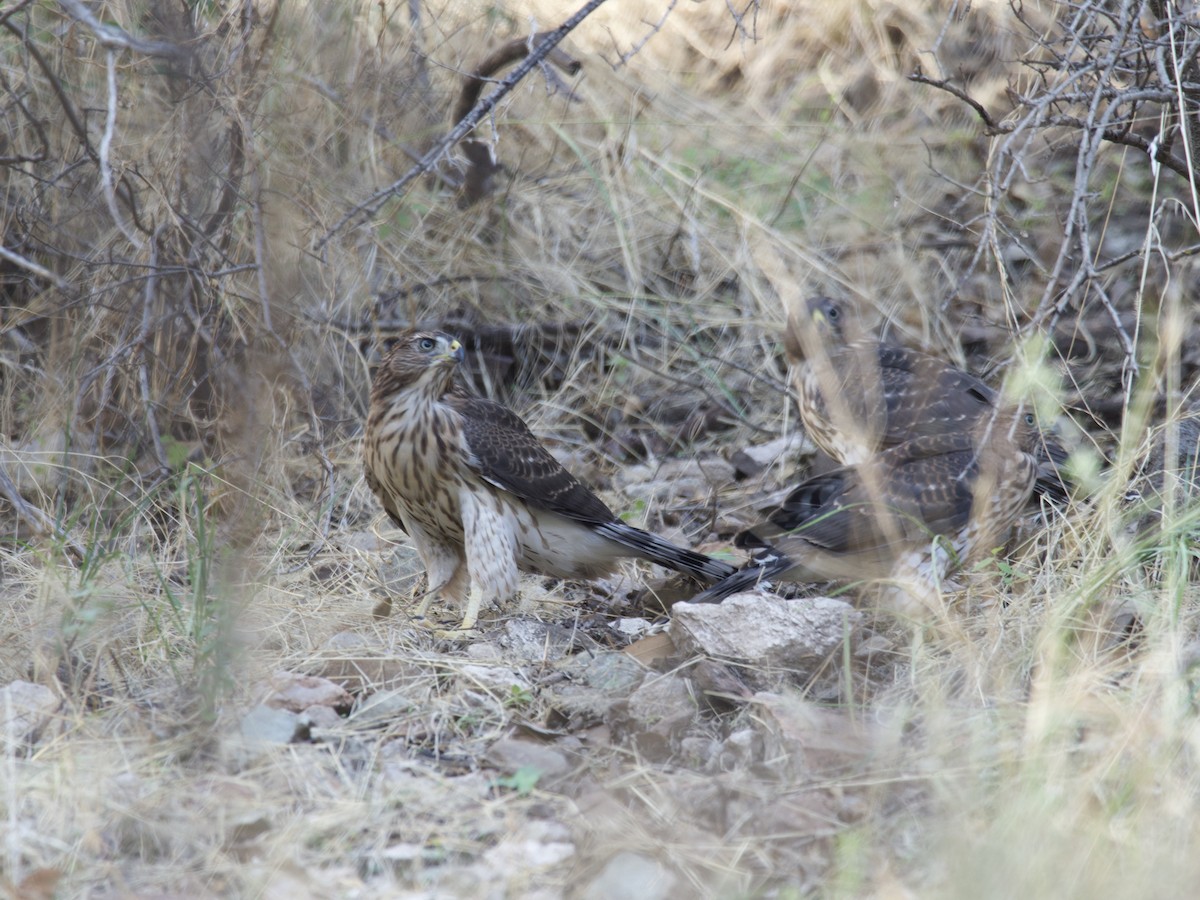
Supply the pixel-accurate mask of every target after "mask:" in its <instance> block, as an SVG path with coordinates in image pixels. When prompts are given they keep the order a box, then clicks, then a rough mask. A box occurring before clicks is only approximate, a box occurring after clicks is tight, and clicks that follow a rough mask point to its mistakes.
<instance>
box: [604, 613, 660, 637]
mask: <svg viewBox="0 0 1200 900" xmlns="http://www.w3.org/2000/svg"><path fill="white" fill-rule="evenodd" d="M609 627H610V628H612V630H613V631H615V632H616V633H617V634H619V635H621V636H622V637H627V638H640V637H643V636H645V634H646V633H647V632H648V631H649V630H650V629H651V628H653V627H654V626H653V624H652V623H651V622H650V620H649V619H638V618H634V617H632V616H626V617H624V618H621V619H617V620H616V621H615V622H613V623H612V624H611V625H610V626H609Z"/></svg>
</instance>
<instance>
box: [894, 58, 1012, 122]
mask: <svg viewBox="0 0 1200 900" xmlns="http://www.w3.org/2000/svg"><path fill="white" fill-rule="evenodd" d="M908 80H909V81H912V82H915V83H916V84H927V85H929V86H930V87H933V88H937V89H938V90H939V91H945V92H946V93H947V94H950V95H951V96H954V97H957V98H958V99H959V100H961V101H962V102H963V103H965V104H967V106H969V107H971V109H973V110H975V112H976V114H977V115H978V116H979V118H980V119H982V120H983V125H984V134H986V135H987V136H988V137H994V136H995V135H998V134H1009V133H1010V132H1011V131H1012V130H1013V129H1014V128H1015V127H1016V126H1015V125H1014V124H1013V123H1012V122H997V121H996V120H995V119H993V118H992V114H991V113H989V112H988V111H987V109H985V108H984V105H983V104H982V103H980V102H979V101H978V100H976V99H975V98H974V97H972V96H971V95H970V94H968V93H967V92H966V91H964V90H963V89H962V88H960V87H955V86H954V85H953V84H951V83H950V81H949V79H946V78H930V77H929V76H927V75H923V74H922V73H921V72H920V71H916V72H913V73H912V74H911V75H909V76H908Z"/></svg>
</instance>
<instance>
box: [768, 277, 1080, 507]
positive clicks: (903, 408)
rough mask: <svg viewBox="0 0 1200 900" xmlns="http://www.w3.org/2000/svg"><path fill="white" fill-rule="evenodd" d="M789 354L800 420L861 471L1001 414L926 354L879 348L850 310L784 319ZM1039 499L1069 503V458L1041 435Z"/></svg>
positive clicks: (828, 302) (813, 308)
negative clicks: (916, 443)
mask: <svg viewBox="0 0 1200 900" xmlns="http://www.w3.org/2000/svg"><path fill="white" fill-rule="evenodd" d="M784 349H785V350H786V351H787V355H788V357H789V359H790V361H791V362H792V363H793V364H794V366H795V368H794V382H793V384H794V387H795V390H796V395H797V402H798V405H799V408H800V420H801V422H803V424H804V429H805V431H806V432H807V434H808V435H809V437H811V438H812V441H813V443H814V444H816V445H817V446H818V447H820V448H821V449H822V450H824V451H825V452H826V453H827V454H829V455H830V456H831V457H833V459H834V460H836V461H837V462H839V463H842V464H843V465H855V464H858V463H862V462H865V461H867V460H869V459H871V458H872V457H873V456H874V455H875V453H876V452H877V451H879V450H886V449H888V448H890V447H896V446H898V445H900V444H903V443H905V442H906V441H910V440H912V439H913V438H916V437H923V436H932V435H940V434H955V433H962V432H964V431H970V430H971V429H973V428H975V426H976V424H977V423H978V422H980V421H981V420H983V419H986V418H987V417H989V416H993V415H995V414H996V410H997V404H998V398H997V394H996V391H994V390H993V389H992V388H990V387H989V386H988V385H987V384H985V383H984V382H983V381H981V380H980V379H978V378H976V377H975V376H974V375H971V374H968V373H967V372H964V371H963V370H962V369H959V368H957V367H956V366H953V365H951V364H950V363H948V362H946V361H945V360H942V359H939V358H938V357H936V356H932V355H930V354H928V353H922V352H920V351H918V350H912V349H909V348H908V347H902V346H900V345H897V344H891V343H887V342H884V341H879V340H876V339H875V338H874V337H873V336H872V335H870V334H869V333H868V332H867V331H866V329H865V328H864V326H863V324H862V322H861V320H860V319H859V318H858V316H857V315H856V314H855V312H854V310H853V308H852V307H850V306H848V305H846V304H842V303H839V302H838V301H836V300H833V299H831V298H829V297H812V298H810V299H809V300H807V301H806V302H805V303H804V304H803V306H802V307H801V308H800V309H797V310H793V311H792V313H791V315H789V316H788V323H787V328H786V330H785V332H784ZM1034 453H1035V455H1036V456H1037V458H1038V478H1037V482H1036V484H1035V488H1034V489H1035V491H1036V492H1037V493H1038V494H1040V495H1045V496H1049V497H1050V498H1051V499H1055V500H1065V499H1066V496H1067V490H1066V487H1065V485H1064V483H1063V480H1062V475H1061V473H1060V471H1059V470H1060V467H1061V466H1062V464H1063V463H1064V462H1066V459H1067V452H1066V450H1065V449H1064V448H1063V446H1062V445H1061V444H1060V443H1059V442H1058V440H1057V439H1056V438H1055V437H1054V436H1053V435H1052V434H1046V433H1040V440H1039V441H1037V446H1036V448H1035V450H1034Z"/></svg>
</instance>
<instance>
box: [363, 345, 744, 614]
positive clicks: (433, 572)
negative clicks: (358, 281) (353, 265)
mask: <svg viewBox="0 0 1200 900" xmlns="http://www.w3.org/2000/svg"><path fill="white" fill-rule="evenodd" d="M462 358H463V349H462V346H461V345H460V344H459V342H458V341H457V340H455V339H454V338H452V337H451V336H450V335H447V334H442V333H440V332H427V331H416V332H408V333H406V334H404V335H402V336H401V337H400V338H399V339H398V340H397V341H396V344H395V346H394V347H393V349H392V350H391V351H390V352H389V353H388V354H387V356H385V357H384V359H383V361H382V363H381V364H380V366H379V369H378V371H377V372H376V374H375V381H374V384H373V385H372V387H371V408H370V412H369V414H368V416H367V427H366V435H365V441H364V445H363V458H364V464H365V470H366V478H367V484H368V485H370V487H371V490H372V491H374V492H375V495H376V496H377V497H378V498H379V501H380V503H382V504H383V508H384V509H385V510H386V511H387V514H388V515H389V516H390V517H391V519H392V521H393V522H395V523H396V524H397V525H398V526H400V528H402V529H403V530H404V531H406V532H407V533H408V535H409V536H410V537H411V538H412V542H413V545H414V547H415V548H416V550H417V552H418V553H419V554H420V555H421V559H422V561H423V562H424V563H425V569H426V572H427V574H428V579H429V584H428V592H427V593H426V596H425V598H424V599H423V600H422V602H421V604H420V606H419V607H418V609H417V616H423V615H424V613H425V611H426V609H427V608H428V605H429V603H430V601H431V599H432V598H433V597H434V596H437V595H440V596H441V597H443V598H444V599H446V600H449V601H452V602H454V603H457V604H460V605H461V604H462V603H463V602H464V601H466V614H465V615H464V617H463V621H462V625H461V628H462V629H463V630H467V629H470V628H472V627H473V626H474V624H475V621H476V619H477V617H478V614H479V610H480V607H481V605H482V604H483V602H484V601H485V600H487V601H494V602H499V601H503V600H506V599H507V598H509V597H510V596H512V595H513V594H514V593H515V592H516V590H517V572H518V570H519V569H523V570H526V571H529V572H536V573H540V574H543V575H550V576H554V577H558V578H580V579H584V578H596V577H599V576H602V575H605V574H607V573H609V572H610V571H612V569H613V568H614V566H615V564H616V561H617V560H618V559H620V558H622V557H637V558H639V559H646V560H649V561H651V562H655V563H658V564H659V565H662V566H666V567H667V568H670V569H676V570H678V571H682V572H690V573H692V574H693V575H698V576H700V577H702V578H705V579H708V580H710V581H715V580H718V579H720V578H725V577H727V576H729V575H731V574H733V573H734V572H735V571H736V570H735V569H734V568H733V566H730V565H728V564H726V563H723V562H720V561H718V560H715V559H712V558H710V557H708V556H704V555H703V554H700V553H695V552H693V551H691V550H685V549H683V548H682V547H676V546H675V545H674V544H671V543H669V542H668V541H665V540H663V539H662V538H660V537H657V536H655V535H653V534H649V533H648V532H645V531H642V530H641V529H640V528H634V527H633V526H631V525H626V524H625V523H624V522H622V521H621V520H620V519H618V518H617V517H616V516H615V515H614V514H613V512H612V511H611V510H610V509H609V508H608V507H607V506H605V505H604V503H603V502H602V501H601V500H600V498H598V497H597V496H596V495H595V494H593V493H592V492H591V491H590V490H588V489H587V488H586V487H584V485H583V484H581V483H580V482H579V481H578V480H576V479H575V477H574V476H573V475H571V473H570V472H568V471H567V470H566V469H564V468H563V467H562V466H561V465H559V463H558V461H557V460H555V458H554V457H553V456H551V455H550V453H549V452H548V451H547V450H546V448H545V447H543V446H542V445H541V443H540V442H539V441H538V439H537V438H536V437H534V436H533V434H532V433H531V432H530V431H529V428H528V427H527V426H526V425H525V423H524V422H523V421H521V419H520V418H519V417H518V416H517V415H516V414H515V413H513V412H512V411H511V410H509V409H507V408H506V407H504V406H501V405H500V404H499V403H495V402H493V401H491V400H485V399H482V398H479V397H472V396H469V395H468V394H467V393H466V392H465V391H464V390H462V389H461V388H460V387H459V386H458V385H457V383H456V380H455V370H456V367H457V365H458V363H459V362H461V361H462Z"/></svg>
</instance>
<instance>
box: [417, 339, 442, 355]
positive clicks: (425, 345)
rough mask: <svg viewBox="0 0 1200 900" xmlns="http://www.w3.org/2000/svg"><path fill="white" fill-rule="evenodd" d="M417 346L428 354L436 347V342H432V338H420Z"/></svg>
mask: <svg viewBox="0 0 1200 900" xmlns="http://www.w3.org/2000/svg"><path fill="white" fill-rule="evenodd" d="M417 346H418V347H420V348H421V349H422V350H424V351H425V352H426V353H428V352H429V351H430V350H432V349H433V348H434V347H436V346H437V342H436V341H434V339H433V338H421V339H420V340H419V341H417Z"/></svg>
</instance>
